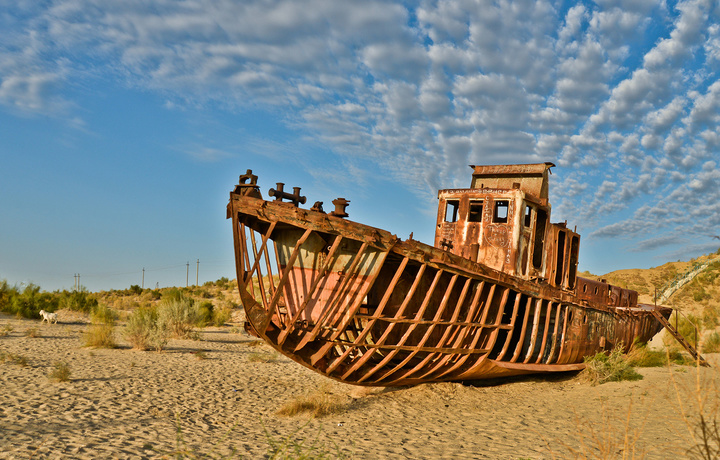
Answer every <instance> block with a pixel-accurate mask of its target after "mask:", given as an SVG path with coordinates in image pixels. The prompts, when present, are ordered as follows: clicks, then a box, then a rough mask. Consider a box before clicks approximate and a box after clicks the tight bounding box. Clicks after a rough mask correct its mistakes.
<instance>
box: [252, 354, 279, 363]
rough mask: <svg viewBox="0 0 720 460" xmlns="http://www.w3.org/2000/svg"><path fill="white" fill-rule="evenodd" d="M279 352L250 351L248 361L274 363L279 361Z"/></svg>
mask: <svg viewBox="0 0 720 460" xmlns="http://www.w3.org/2000/svg"><path fill="white" fill-rule="evenodd" d="M277 358H278V354H277V352H272V353H262V352H261V353H250V355H249V356H248V361H250V362H251V363H274V362H275V361H277Z"/></svg>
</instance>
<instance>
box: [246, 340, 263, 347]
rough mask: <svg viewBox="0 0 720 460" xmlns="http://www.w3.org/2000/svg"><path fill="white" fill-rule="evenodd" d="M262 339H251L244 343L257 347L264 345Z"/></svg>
mask: <svg viewBox="0 0 720 460" xmlns="http://www.w3.org/2000/svg"><path fill="white" fill-rule="evenodd" d="M264 344H265V341H264V340H252V341H250V342H246V343H245V345H246V346H248V347H259V346H260V345H264Z"/></svg>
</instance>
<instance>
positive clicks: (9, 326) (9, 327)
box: [0, 324, 14, 337]
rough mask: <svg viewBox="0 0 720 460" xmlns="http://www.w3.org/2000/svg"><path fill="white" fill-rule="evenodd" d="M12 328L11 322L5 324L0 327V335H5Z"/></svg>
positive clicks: (8, 333)
mask: <svg viewBox="0 0 720 460" xmlns="http://www.w3.org/2000/svg"><path fill="white" fill-rule="evenodd" d="M13 330H14V328H13V327H12V324H6V325H4V326H3V327H2V329H0V337H7V336H9V335H10V333H11V332H12V331H13Z"/></svg>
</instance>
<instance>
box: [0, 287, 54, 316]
mask: <svg viewBox="0 0 720 460" xmlns="http://www.w3.org/2000/svg"><path fill="white" fill-rule="evenodd" d="M57 309H58V297H57V296H55V295H53V294H50V293H49V292H41V290H40V286H37V285H35V284H32V283H30V284H28V285H27V286H25V288H24V289H22V290H20V289H19V288H18V287H17V286H12V287H11V286H9V285H8V284H7V281H5V280H3V281H2V282H0V311H3V312H5V313H10V314H12V315H17V316H22V317H25V318H32V319H39V318H40V310H45V311H47V312H53V311H55V310H57Z"/></svg>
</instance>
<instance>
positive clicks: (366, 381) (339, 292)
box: [227, 163, 671, 385]
mask: <svg viewBox="0 0 720 460" xmlns="http://www.w3.org/2000/svg"><path fill="white" fill-rule="evenodd" d="M553 166H554V165H553V164H552V163H541V164H527V165H506V166H472V168H473V174H472V183H471V186H470V188H468V189H450V190H440V191H439V193H438V197H439V207H438V217H437V227H436V231H435V243H434V246H429V245H427V244H423V243H421V242H419V241H415V240H413V239H412V235H411V236H410V238H408V239H407V240H401V239H400V238H398V237H397V236H395V235H393V234H391V233H389V232H387V231H385V230H381V229H378V228H373V227H370V226H367V225H363V224H360V223H357V222H353V221H351V220H348V219H347V216H348V215H347V213H346V212H345V209H346V207H347V205H348V201H347V200H345V199H342V198H339V199H337V200H335V201H334V202H333V203H334V204H335V205H336V209H335V210H334V211H332V212H330V213H326V212H324V211H323V209H322V203H321V202H317V203H315V205H314V206H312V208H310V209H303V208H300V207H299V205H300V204H304V203H305V197H302V196H300V189H299V188H297V187H296V188H295V189H294V191H293V193H288V192H286V191H284V190H283V185H284V184H282V183H278V184H277V188H276V189H270V191H269V195H270V196H271V197H274V200H272V201H269V200H265V199H263V198H262V194H261V193H260V190H259V187H258V185H257V176H254V175H253V174H252V171H250V170H248V172H247V173H246V174H245V175H242V176H240V184H239V185H238V186H237V187H235V189H234V191H233V192H231V194H230V202H229V204H228V207H227V217H228V218H231V219H232V223H233V232H234V243H235V258H236V268H237V280H238V287H239V290H240V297H241V300H242V304H243V306H244V308H245V312H246V315H247V322H246V328H247V329H248V330H249V331H250V332H252V333H254V334H256V335H258V336H260V337H262V338H263V339H264V340H265V341H267V343H269V344H270V345H272V346H273V347H274V348H275V349H276V350H278V351H279V352H281V353H282V354H284V355H285V356H288V357H289V358H291V359H293V360H294V361H297V362H298V363H300V364H302V365H304V366H307V367H309V368H311V369H313V370H315V371H317V372H319V373H321V374H323V375H326V376H328V377H330V378H333V379H337V380H340V381H343V382H347V383H352V384H359V385H408V384H417V383H420V382H429V381H449V380H455V381H457V380H474V379H483V378H494V377H502V376H511V375H517V374H525V373H537V372H555V371H568V370H577V369H581V368H583V366H584V364H583V357H585V356H588V355H591V354H594V353H596V352H598V351H600V350H609V349H612V348H613V347H615V346H616V345H618V344H623V345H624V347H625V348H626V349H627V348H629V347H630V346H631V344H633V342H635V341H640V342H646V341H648V340H649V339H650V338H652V337H653V336H654V335H655V334H656V333H657V332H658V331H659V330H661V329H662V327H663V326H664V325H666V324H667V319H668V317H669V316H670V313H671V309H669V308H666V307H661V306H654V305H643V304H638V302H637V298H638V294H637V292H635V291H632V290H628V289H622V288H620V287H617V286H613V285H610V284H608V283H605V282H600V281H595V280H591V279H585V278H581V277H579V276H577V265H578V250H579V247H580V235H578V234H577V233H576V232H575V231H573V230H571V229H570V228H568V226H567V225H566V223H559V224H558V223H550V203H549V202H548V175H549V170H550V168H551V167H553ZM285 200H287V201H285Z"/></svg>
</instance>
